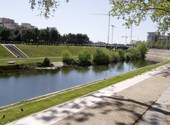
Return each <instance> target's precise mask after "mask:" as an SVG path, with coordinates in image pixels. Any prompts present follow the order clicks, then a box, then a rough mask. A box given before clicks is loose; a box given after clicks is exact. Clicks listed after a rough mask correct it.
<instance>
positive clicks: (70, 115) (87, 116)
mask: <svg viewBox="0 0 170 125" xmlns="http://www.w3.org/2000/svg"><path fill="white" fill-rule="evenodd" d="M161 94H162V95H161ZM155 102H156V103H155ZM153 104H154V105H153ZM151 106H152V107H151ZM168 106H170V66H168V65H167V66H164V67H161V68H158V69H156V70H153V71H151V72H147V73H145V74H142V75H140V76H136V77H134V78H132V79H128V80H125V81H123V82H120V83H118V84H115V85H112V86H109V87H107V88H104V89H102V90H99V91H96V92H94V93H91V94H89V95H86V96H84V97H81V98H78V99H75V100H72V101H69V102H67V103H64V104H61V105H58V106H55V107H52V108H50V109H47V110H45V111H42V112H39V113H36V114H33V115H30V116H28V117H25V118H23V119H20V120H18V121H15V122H12V123H9V124H8V125H132V124H135V123H136V124H137V125H145V124H146V125H147V124H148V125H150V124H152V125H159V124H164V125H166V124H167V123H168V122H169V116H170V110H169V109H168V108H169V107H168ZM150 107H151V108H150ZM149 112H150V113H149ZM167 125H168V124H167Z"/></svg>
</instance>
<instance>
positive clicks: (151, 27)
mask: <svg viewBox="0 0 170 125" xmlns="http://www.w3.org/2000/svg"><path fill="white" fill-rule="evenodd" d="M111 6H112V5H110V4H109V0H70V2H69V3H66V2H65V1H64V0H62V1H61V2H60V6H59V7H58V8H57V10H56V12H55V13H54V14H53V15H54V17H50V18H49V19H45V18H44V17H41V16H38V14H39V11H38V10H37V9H35V10H33V11H32V10H31V9H30V4H29V0H3V1H1V4H0V17H7V18H11V19H14V20H15V22H17V23H19V24H20V23H31V24H32V25H34V26H37V27H38V28H46V27H56V28H57V30H58V31H59V32H60V33H61V34H67V33H83V34H87V35H88V36H89V38H90V40H92V41H93V42H97V41H103V42H107V34H108V32H107V31H108V16H105V15H93V14H95V13H99V14H100V13H102V14H105V13H106V14H107V13H108V12H109V11H110V10H111ZM122 24H123V21H122V20H117V19H116V18H113V17H111V25H115V26H116V27H115V28H114V32H113V41H114V42H116V43H123V44H124V43H125V38H122V36H126V35H127V36H130V29H126V28H125V27H124V26H123V25H122ZM154 31H156V25H155V24H153V23H152V21H151V20H150V19H149V18H148V19H147V20H146V21H145V22H142V23H141V24H140V26H138V27H137V26H133V36H134V37H133V38H132V39H133V40H146V37H147V32H154ZM111 35H112V33H111V28H110V43H112V41H111ZM129 41H130V37H128V39H127V42H128V43H129Z"/></svg>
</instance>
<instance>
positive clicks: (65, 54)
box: [62, 51, 76, 65]
mask: <svg viewBox="0 0 170 125" xmlns="http://www.w3.org/2000/svg"><path fill="white" fill-rule="evenodd" d="M70 55H71V54H70V52H69V51H65V52H63V60H62V61H63V62H64V63H65V64H68V65H70V64H75V63H76V62H75V60H74V59H72V58H70Z"/></svg>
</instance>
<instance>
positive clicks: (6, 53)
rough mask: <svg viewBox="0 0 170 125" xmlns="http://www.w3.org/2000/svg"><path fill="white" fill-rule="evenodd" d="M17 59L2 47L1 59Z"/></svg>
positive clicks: (0, 46) (0, 50) (0, 48)
mask: <svg viewBox="0 0 170 125" xmlns="http://www.w3.org/2000/svg"><path fill="white" fill-rule="evenodd" d="M4 58H5V59H6V58H15V57H14V56H13V55H12V54H11V53H10V52H9V51H8V50H6V49H5V48H4V47H3V46H2V45H0V59H4Z"/></svg>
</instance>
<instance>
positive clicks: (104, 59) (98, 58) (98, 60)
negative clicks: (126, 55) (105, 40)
mask: <svg viewBox="0 0 170 125" xmlns="http://www.w3.org/2000/svg"><path fill="white" fill-rule="evenodd" d="M93 62H94V63H95V64H96V65H107V64H109V63H110V58H109V56H108V55H107V54H105V53H104V52H103V51H102V50H101V49H97V50H96V53H95V54H94V55H93Z"/></svg>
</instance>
